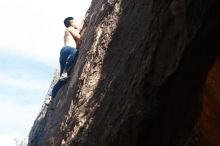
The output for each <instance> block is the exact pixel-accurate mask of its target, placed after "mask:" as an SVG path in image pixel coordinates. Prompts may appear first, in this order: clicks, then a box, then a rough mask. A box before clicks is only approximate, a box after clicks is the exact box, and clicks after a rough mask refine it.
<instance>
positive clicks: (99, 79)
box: [29, 0, 220, 146]
mask: <svg viewBox="0 0 220 146" xmlns="http://www.w3.org/2000/svg"><path fill="white" fill-rule="evenodd" d="M219 11H220V4H219V1H218V0H168V1H162V0H139V1H136V0H93V1H92V3H91V6H90V8H89V10H88V12H87V16H86V19H85V26H84V27H85V28H84V30H83V40H82V44H81V46H80V47H79V57H78V60H77V62H76V65H75V68H74V70H73V72H72V77H71V80H70V81H69V82H67V83H66V84H65V85H64V86H63V87H62V88H61V90H60V91H59V93H58V94H57V97H56V99H55V106H56V108H55V110H53V111H51V110H47V109H45V108H43V109H42V111H43V112H41V113H40V115H39V116H38V117H42V118H37V119H36V121H35V124H34V126H33V128H32V130H31V132H30V135H29V145H30V146H60V145H62V146H67V145H71V146H194V145H197V143H198V141H197V135H196V132H197V130H198V128H197V125H198V119H199V116H200V111H201V107H202V98H201V97H202V96H201V93H202V88H203V85H204V82H205V80H206V76H207V73H208V71H209V70H210V69H211V67H212V66H213V64H214V63H215V61H216V58H217V57H218V56H219V48H220V45H219V42H220V40H219V37H217V36H219V34H220V29H219V28H220V27H219V26H220V23H219V17H218V14H219ZM42 114H43V116H42ZM39 123H40V124H39Z"/></svg>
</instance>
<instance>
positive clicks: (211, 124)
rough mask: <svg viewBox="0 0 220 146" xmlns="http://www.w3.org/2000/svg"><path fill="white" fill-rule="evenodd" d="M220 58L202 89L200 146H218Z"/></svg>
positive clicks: (219, 136) (219, 130) (219, 125)
mask: <svg viewBox="0 0 220 146" xmlns="http://www.w3.org/2000/svg"><path fill="white" fill-rule="evenodd" d="M219 89H220V57H219V58H218V60H217V62H216V63H215V65H214V67H213V68H212V69H211V71H210V72H209V74H208V78H207V81H206V84H205V87H204V94H203V95H204V99H203V100H204V101H203V104H204V105H203V111H202V115H201V119H200V129H199V139H200V141H201V144H202V146H219V145H220V140H219V138H220V90H219Z"/></svg>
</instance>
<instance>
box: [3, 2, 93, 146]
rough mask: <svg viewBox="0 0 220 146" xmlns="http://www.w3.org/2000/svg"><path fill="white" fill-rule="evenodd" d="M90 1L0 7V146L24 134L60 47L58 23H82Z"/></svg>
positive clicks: (9, 144)
mask: <svg viewBox="0 0 220 146" xmlns="http://www.w3.org/2000/svg"><path fill="white" fill-rule="evenodd" d="M90 3H91V0H79V1H76V0H62V1H61V0H1V1H0V18H1V23H0V141H1V144H0V145H4V146H15V141H14V139H18V140H22V139H24V138H26V139H28V133H29V131H30V129H31V127H32V125H33V123H34V120H35V118H36V117H37V115H38V113H39V111H40V109H41V106H42V104H43V102H44V98H45V95H46V93H47V90H48V88H49V85H50V83H51V80H52V78H53V74H54V72H55V69H56V67H57V65H58V59H59V51H60V49H61V48H62V46H63V35H64V29H65V27H64V25H63V20H64V18H66V17H69V16H72V17H74V18H75V19H76V20H77V21H78V22H79V23H80V21H82V20H83V18H84V16H85V13H86V11H87V9H88V8H89V6H90Z"/></svg>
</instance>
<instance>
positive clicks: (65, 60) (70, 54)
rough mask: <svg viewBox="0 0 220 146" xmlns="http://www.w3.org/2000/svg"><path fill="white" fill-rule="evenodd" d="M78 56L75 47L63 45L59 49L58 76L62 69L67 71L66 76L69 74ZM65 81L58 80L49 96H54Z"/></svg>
mask: <svg viewBox="0 0 220 146" xmlns="http://www.w3.org/2000/svg"><path fill="white" fill-rule="evenodd" d="M77 56H78V51H77V49H76V48H72V47H69V46H64V47H63V48H62V49H61V51H60V76H61V75H62V73H63V71H64V69H65V70H66V71H67V74H68V76H69V75H70V72H71V69H72V68H73V67H74V65H75V63H76V59H77ZM65 83H66V80H65V81H61V80H58V81H57V83H56V84H55V85H54V87H53V89H52V91H51V94H50V95H51V96H52V98H55V96H56V95H57V93H58V91H59V89H60V88H61V87H62V86H63V85H64V84H65Z"/></svg>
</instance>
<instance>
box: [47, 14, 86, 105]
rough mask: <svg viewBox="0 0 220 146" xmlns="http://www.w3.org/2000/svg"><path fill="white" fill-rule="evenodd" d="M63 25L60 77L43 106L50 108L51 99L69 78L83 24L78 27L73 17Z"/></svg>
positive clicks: (65, 20) (66, 19)
mask: <svg viewBox="0 0 220 146" xmlns="http://www.w3.org/2000/svg"><path fill="white" fill-rule="evenodd" d="M64 25H65V26H66V29H65V33H64V47H63V48H62V49H61V51H60V58H59V62H60V76H59V80H58V81H57V83H56V84H55V85H54V87H53V89H52V91H51V93H49V95H48V97H47V99H46V101H45V104H46V105H48V106H50V105H51V104H52V101H53V99H54V98H55V96H56V94H57V93H58V91H59V89H60V88H61V87H62V86H63V85H64V84H65V83H66V81H67V80H68V79H69V78H70V71H71V69H72V68H73V67H74V64H75V62H76V58H77V55H78V50H77V49H76V47H77V44H79V42H80V30H81V29H82V26H83V23H81V24H80V26H78V24H77V22H76V20H74V18H73V17H67V18H65V19H64Z"/></svg>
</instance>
